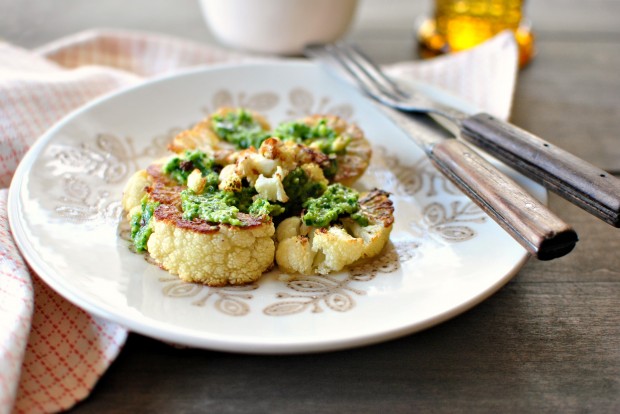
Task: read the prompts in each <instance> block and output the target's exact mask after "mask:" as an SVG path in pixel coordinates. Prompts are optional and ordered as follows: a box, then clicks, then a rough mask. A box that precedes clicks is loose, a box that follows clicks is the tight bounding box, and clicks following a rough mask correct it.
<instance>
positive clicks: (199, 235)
mask: <svg viewBox="0 0 620 414" xmlns="http://www.w3.org/2000/svg"><path fill="white" fill-rule="evenodd" d="M218 227H219V229H217V230H215V231H212V232H201V231H195V230H194V229H188V228H182V227H179V226H177V225H175V223H174V222H172V221H170V220H167V219H165V218H164V219H161V218H158V217H157V215H156V216H155V217H153V233H152V234H151V236H150V238H149V240H148V243H147V247H148V252H149V253H150V255H151V257H152V258H153V259H154V260H155V261H156V262H157V263H158V264H160V265H161V266H162V267H163V268H164V269H166V270H168V271H169V272H171V273H173V274H177V275H178V276H179V278H181V279H182V280H184V281H186V282H199V283H203V284H206V285H209V286H223V285H226V284H232V285H238V284H245V283H251V282H254V281H255V280H257V279H258V278H260V276H261V275H262V274H263V272H265V271H267V270H268V269H269V268H270V267H271V266H272V264H273V258H274V253H275V244H274V241H273V238H272V236H273V234H274V232H275V229H274V226H273V223H272V222H271V221H269V222H265V223H262V224H260V225H258V226H252V227H250V228H244V227H235V226H228V225H220V226H218Z"/></svg>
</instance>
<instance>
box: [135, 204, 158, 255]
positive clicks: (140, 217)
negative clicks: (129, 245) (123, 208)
mask: <svg viewBox="0 0 620 414" xmlns="http://www.w3.org/2000/svg"><path fill="white" fill-rule="evenodd" d="M157 206H159V203H156V202H151V201H148V197H147V196H144V197H143V198H142V203H141V205H140V211H139V212H137V213H136V214H134V215H133V216H132V217H131V240H132V241H133V244H134V246H135V247H136V251H138V252H144V251H146V243H147V242H148V241H149V237H150V236H151V233H153V225H152V224H151V219H152V218H153V212H154V211H155V209H156V208H157Z"/></svg>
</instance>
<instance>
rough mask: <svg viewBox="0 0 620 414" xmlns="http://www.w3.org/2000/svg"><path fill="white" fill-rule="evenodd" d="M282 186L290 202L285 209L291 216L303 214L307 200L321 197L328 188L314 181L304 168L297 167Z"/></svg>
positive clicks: (285, 178)
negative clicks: (304, 203)
mask: <svg viewBox="0 0 620 414" xmlns="http://www.w3.org/2000/svg"><path fill="white" fill-rule="evenodd" d="M282 186H283V187H284V191H285V192H286V195H287V196H288V198H289V200H288V201H287V202H286V204H285V207H286V211H287V212H288V213H289V215H298V214H299V213H301V208H302V207H301V206H302V204H303V202H304V201H306V199H308V198H311V197H319V196H320V195H321V194H323V193H324V192H325V190H326V189H327V186H326V185H325V184H324V183H322V182H318V181H313V180H311V179H310V177H308V174H306V172H305V171H304V170H303V168H300V167H297V168H295V169H294V170H293V171H291V172H290V173H288V174H287V175H286V177H284V180H282Z"/></svg>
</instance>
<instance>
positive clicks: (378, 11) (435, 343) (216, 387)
mask: <svg viewBox="0 0 620 414" xmlns="http://www.w3.org/2000/svg"><path fill="white" fill-rule="evenodd" d="M429 3H430V0H429V1H425V2H416V1H410V0H391V1H390V2H386V1H382V0H362V1H361V3H360V4H361V8H360V10H359V13H358V15H357V19H356V22H355V24H354V26H353V28H352V31H351V32H350V33H349V35H348V38H349V39H351V40H354V41H356V42H358V43H359V44H360V45H361V46H362V47H363V48H364V49H365V50H366V51H367V52H368V53H369V54H370V55H371V56H372V57H373V58H375V59H377V60H379V61H380V62H382V63H388V62H396V61H401V60H407V59H412V58H414V57H415V56H416V50H415V40H414V25H415V20H416V18H418V17H419V16H420V15H421V14H423V13H424V12H426V11H428V9H429V7H428V6H429ZM527 4H528V6H527V7H528V11H529V16H530V18H531V19H532V21H533V23H534V29H535V31H536V33H537V35H538V40H537V48H538V52H539V53H538V56H537V57H536V58H535V60H534V61H533V62H532V63H531V64H530V65H529V66H528V67H527V68H525V70H523V71H521V73H520V75H519V82H518V86H517V90H516V93H515V100H514V106H513V116H512V122H513V123H514V124H516V125H518V126H520V127H522V128H524V129H526V130H529V131H531V132H533V133H534V134H536V135H539V136H541V137H544V138H545V139H546V140H549V141H550V142H552V143H554V144H555V145H558V146H561V147H563V148H565V149H566V150H568V151H569V152H572V153H574V154H575V155H577V156H579V157H581V158H584V159H586V160H588V161H589V162H591V163H592V164H594V165H597V166H599V167H601V168H603V169H604V170H607V171H610V172H612V173H616V174H618V172H620V145H619V142H620V141H619V138H618V136H619V132H618V131H620V76H618V73H620V25H618V17H619V16H620V2H617V1H612V0H589V1H587V2H584V1H579V0H549V1H534V2H527ZM386 6H387V7H386ZM54 11H61V12H57V13H54V18H49V16H50V15H51V13H53V12H54ZM101 26H104V27H121V28H133V29H141V30H155V31H161V32H165V33H169V34H173V35H180V36H184V37H188V38H191V39H195V40H198V41H204V42H210V41H212V37H211V35H210V33H209V32H208V30H207V29H206V28H205V26H204V24H203V22H202V17H201V16H200V9H199V7H198V4H197V2H196V1H194V0H178V1H174V2H171V1H168V0H134V1H132V2H130V3H127V2H125V1H120V0H110V1H106V2H99V3H98V4H97V6H96V7H95V6H93V5H92V4H91V3H90V2H85V1H82V2H80V1H76V0H56V1H54V2H53V6H52V4H51V2H41V1H36V0H0V37H2V38H4V39H6V40H9V41H12V42H14V43H17V44H20V45H23V46H26V47H32V46H37V45H40V44H43V43H45V42H48V41H50V40H52V39H54V38H56V37H59V36H62V35H66V34H69V33H73V32H75V31H77V30H83V29H87V28H91V27H101ZM550 207H551V209H552V211H554V212H556V213H557V214H558V215H559V216H560V217H561V218H562V219H564V220H565V221H566V222H568V223H570V224H572V225H573V227H574V228H575V230H576V231H577V233H578V234H579V236H580V242H579V243H578V245H577V247H576V248H575V250H574V251H573V252H572V253H571V254H570V255H568V256H565V257H563V258H561V259H557V260H554V261H551V262H539V261H534V260H532V261H530V262H529V263H528V264H527V265H526V266H525V267H524V268H523V269H522V270H521V271H520V272H519V273H518V275H516V276H515V278H514V279H513V280H512V281H511V282H510V283H508V284H507V285H506V286H505V287H504V288H503V289H501V290H500V291H499V292H498V293H497V294H495V295H494V296H492V297H491V298H490V299H488V300H486V301H485V302H484V303H482V304H480V305H479V306H477V307H475V308H474V309H472V310H470V311H469V312H467V313H465V314H463V315H461V316H459V317H457V318H455V319H453V320H451V321H448V322H447V323H444V324H442V325H439V326H437V327H434V328H432V329H429V330H426V331H424V332H421V333H418V334H415V335H411V336H408V337H405V338H402V339H399V340H395V341H390V342H387V343H383V344H379V345H374V346H370V347H366V348H360V349H353V350H349V351H341V352H334V353H326V354H317V355H300V356H247V355H236V354H227V353H217V352H209V351H201V350H192V349H176V348H173V347H171V346H169V345H167V344H164V343H161V342H158V341H155V340H151V339H147V338H144V337H142V336H139V335H131V336H130V339H129V341H128V343H127V345H126V346H125V348H124V350H123V351H122V353H121V355H120V357H119V358H118V360H117V361H116V362H115V363H114V364H113V365H112V367H111V368H110V370H109V371H108V372H107V373H106V374H105V375H104V376H103V378H102V379H101V380H100V382H99V384H98V385H97V387H96V388H95V390H94V392H93V394H92V395H91V396H90V397H89V398H88V399H87V400H86V401H85V402H83V403H82V404H80V405H78V406H77V407H76V408H75V409H74V410H73V412H76V413H115V412H173V413H194V412H213V413H247V412H251V413H290V412H295V413H311V412H312V413H315V412H321V413H335V412H338V413H366V412H390V413H410V412H437V413H442V412H446V413H471V412H489V413H496V412H502V413H524V412H525V413H530V412H531V413H558V412H561V413H577V412H579V413H581V412H593V413H617V412H620V254H618V252H620V233H618V230H617V229H615V228H613V227H611V226H609V225H607V224H605V223H603V222H601V221H599V220H597V219H595V218H593V217H591V216H590V215H588V214H587V213H585V212H583V211H581V210H580V209H578V208H577V207H575V206H573V205H571V204H569V203H568V202H567V201H565V200H563V199H561V198H559V197H557V196H555V195H551V197H550ZM490 260H492V258H490ZM386 317H389V315H386Z"/></svg>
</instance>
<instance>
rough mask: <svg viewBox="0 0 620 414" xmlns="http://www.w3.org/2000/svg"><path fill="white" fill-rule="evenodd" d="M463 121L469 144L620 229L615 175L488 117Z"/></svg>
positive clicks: (619, 187)
mask: <svg viewBox="0 0 620 414" xmlns="http://www.w3.org/2000/svg"><path fill="white" fill-rule="evenodd" d="M462 122H463V123H462V128H461V132H462V136H463V137H464V138H465V139H466V140H467V141H469V142H471V143H473V144H474V145H476V146H477V147H479V148H482V149H484V150H485V151H486V152H487V153H489V154H491V155H493V156H495V157H496V158H497V159H499V160H500V161H503V162H505V163H507V164H508V165H510V166H511V167H513V168H515V169H516V170H517V171H519V172H521V173H523V174H524V175H525V176H527V177H529V178H531V179H533V180H534V181H536V182H538V183H540V184H542V185H544V186H545V187H546V188H547V189H549V190H551V191H553V192H555V193H557V194H558V195H560V196H562V197H564V198H565V199H567V200H568V201H570V202H571V203H573V204H575V205H577V206H579V207H581V208H583V209H584V210H586V211H588V212H589V213H590V214H592V215H594V216H595V217H598V218H600V219H601V220H603V221H605V222H607V223H609V224H611V225H612V226H614V227H620V180H618V179H616V178H615V177H614V176H613V175H612V174H610V173H608V172H606V171H604V170H602V169H600V168H598V167H596V166H594V165H592V164H590V163H589V162H587V161H585V160H583V159H581V158H578V157H576V156H575V155H573V154H571V153H569V152H567V151H566V150H564V149H563V148H561V147H558V146H556V145H553V144H551V143H549V142H548V141H545V140H543V139H542V138H540V137H537V136H535V135H533V134H531V133H530V132H528V131H525V130H523V129H521V128H519V127H516V126H514V125H511V124H509V123H507V122H504V121H502V120H499V119H497V118H495V117H493V116H491V115H489V114H476V115H474V116H471V117H469V118H466V119H464V120H463V121H462Z"/></svg>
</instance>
